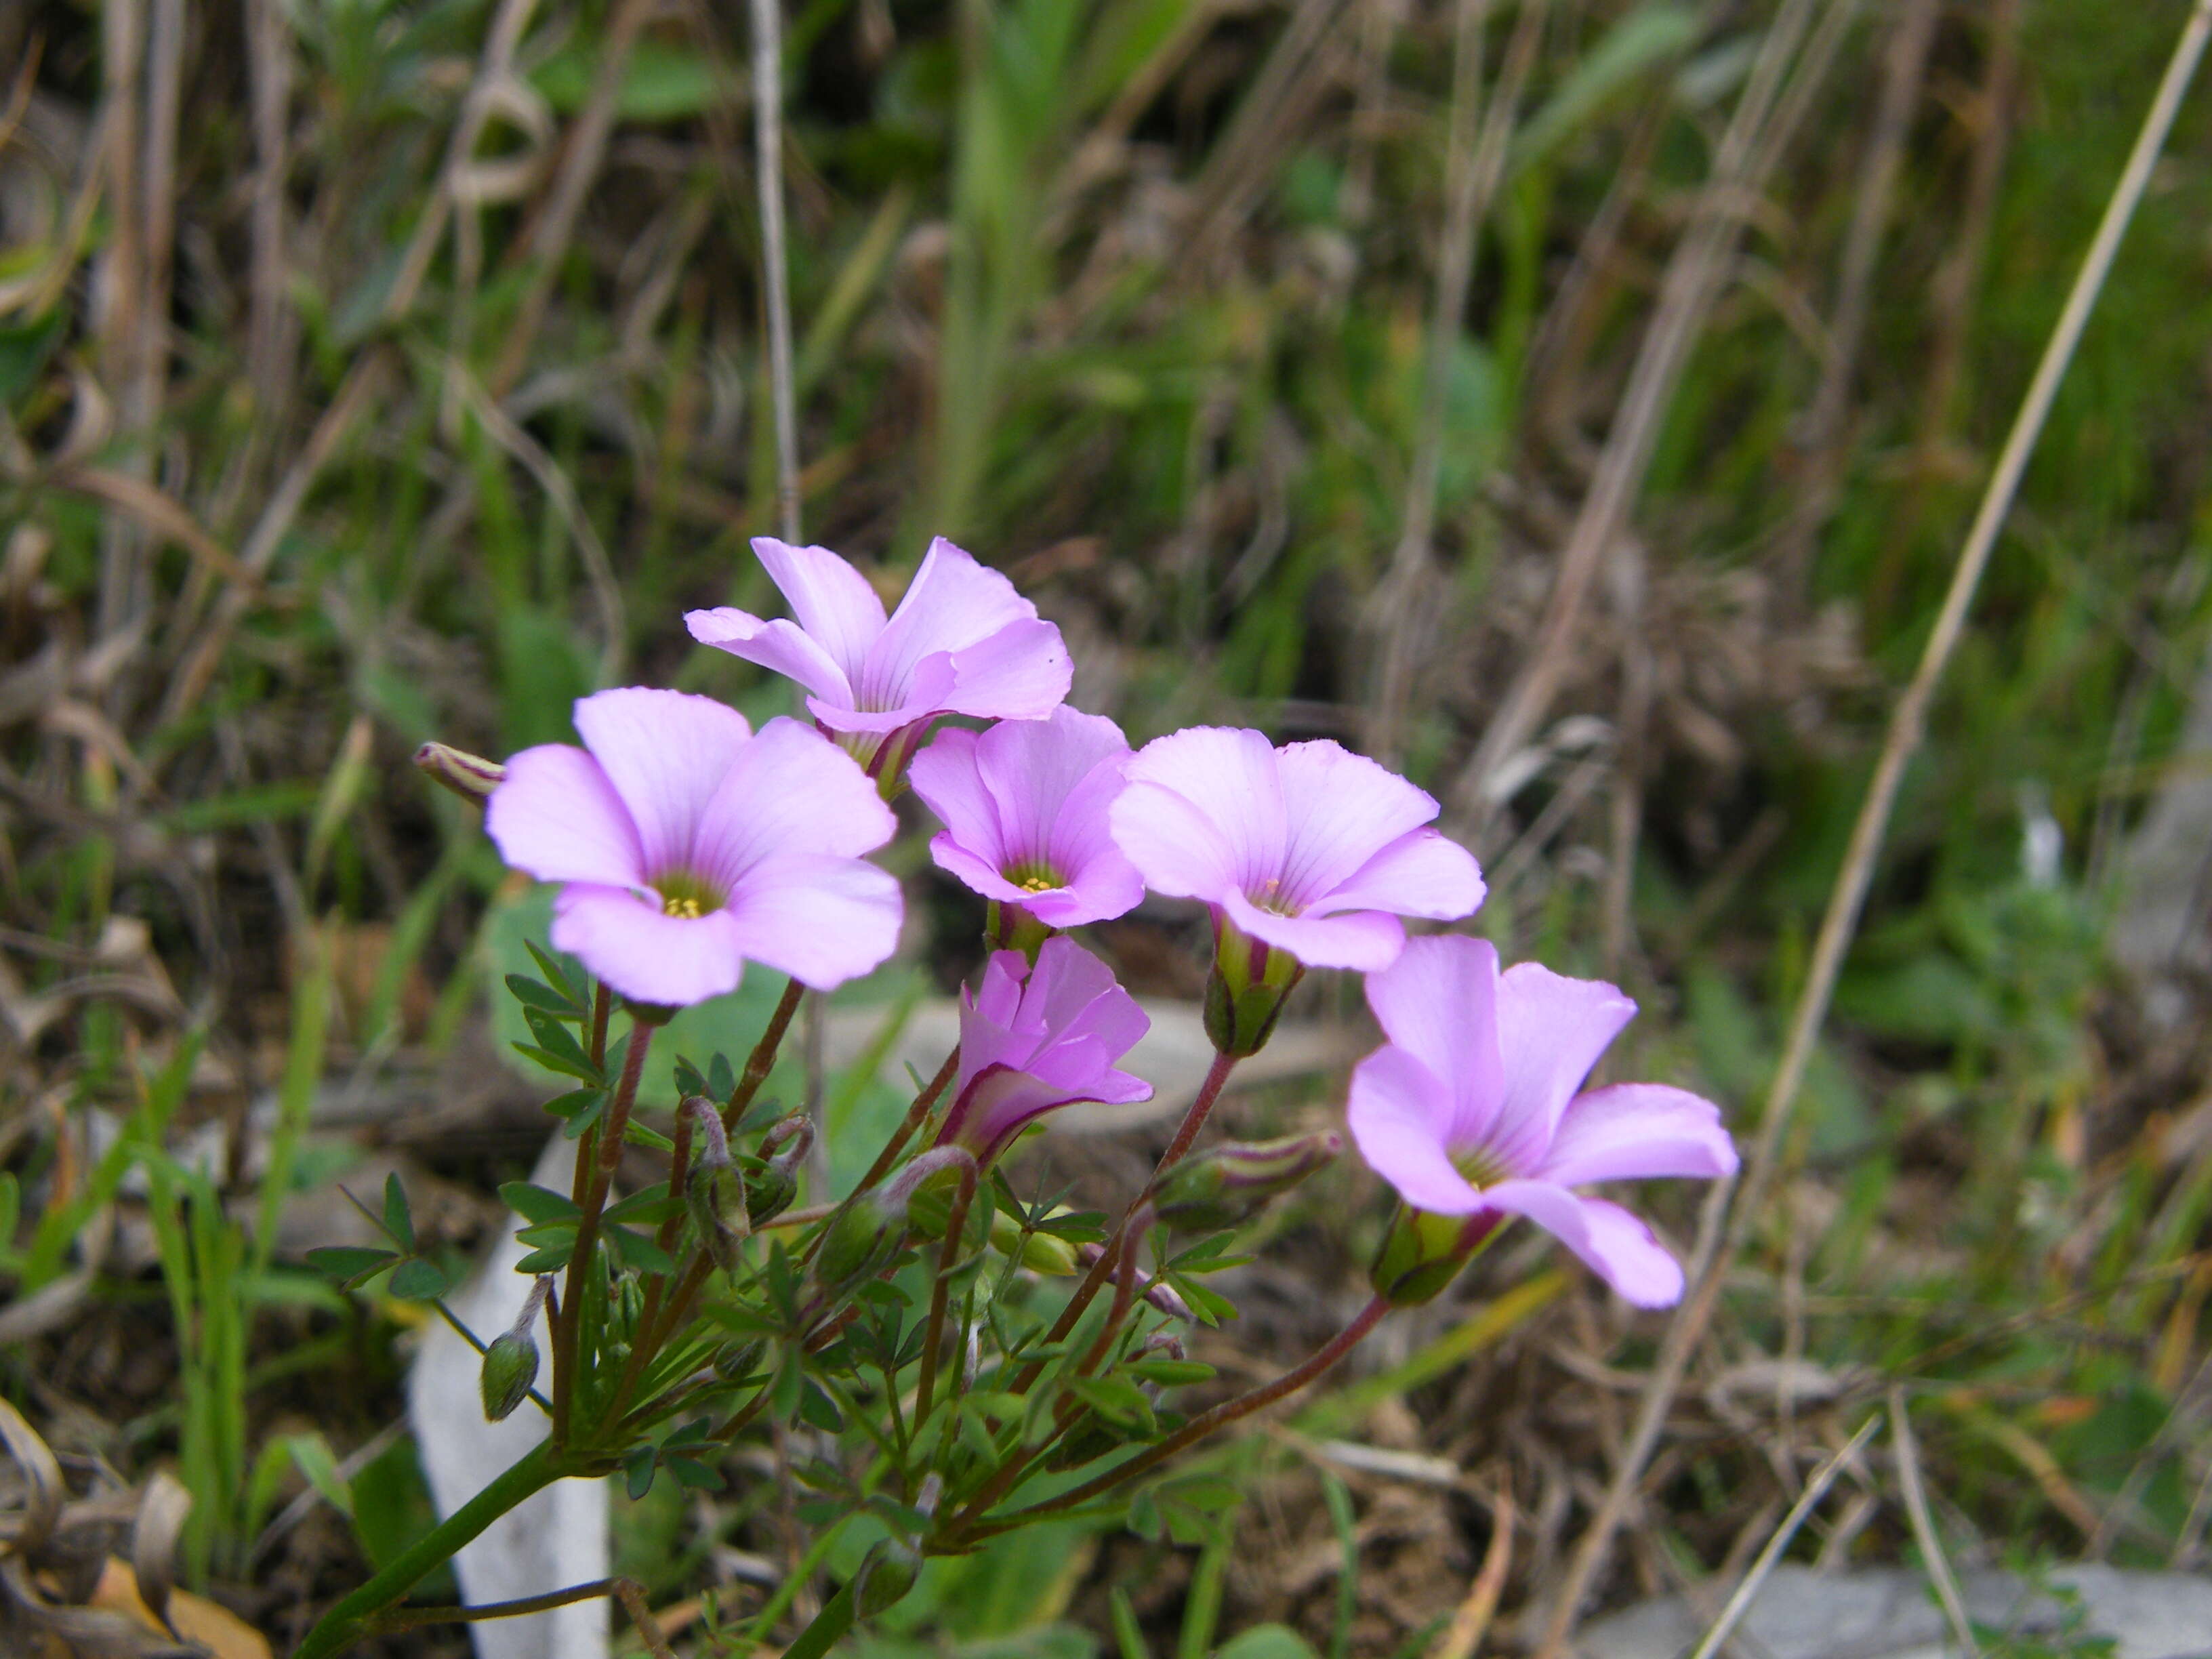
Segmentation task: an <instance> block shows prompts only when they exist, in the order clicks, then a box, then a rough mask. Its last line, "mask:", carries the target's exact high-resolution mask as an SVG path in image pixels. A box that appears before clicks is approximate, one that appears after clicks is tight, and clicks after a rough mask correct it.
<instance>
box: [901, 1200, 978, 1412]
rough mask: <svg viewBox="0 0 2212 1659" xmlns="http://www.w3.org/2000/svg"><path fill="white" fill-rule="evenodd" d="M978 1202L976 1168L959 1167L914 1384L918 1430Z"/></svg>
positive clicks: (926, 1409) (934, 1379) (934, 1380)
mask: <svg viewBox="0 0 2212 1659" xmlns="http://www.w3.org/2000/svg"><path fill="white" fill-rule="evenodd" d="M974 1202H975V1164H973V1163H966V1164H962V1165H961V1168H960V1186H959V1189H958V1190H957V1192H955V1193H954V1194H953V1195H952V1209H951V1213H950V1214H949V1215H948V1216H947V1217H946V1218H945V1248H944V1249H943V1250H942V1251H940V1252H939V1255H938V1258H937V1282H936V1283H935V1284H934V1285H932V1286H931V1287H930V1292H929V1328H928V1331H927V1334H926V1335H925V1337H924V1338H923V1340H922V1344H921V1372H920V1374H919V1376H918V1378H917V1380H916V1381H915V1390H914V1420H915V1426H916V1427H917V1428H918V1427H920V1426H921V1425H922V1424H924V1423H926V1422H927V1421H928V1420H929V1398H930V1395H931V1394H932V1393H933V1392H934V1391H935V1389H936V1386H937V1351H938V1349H939V1346H942V1345H943V1343H944V1341H945V1298H946V1297H947V1296H948V1294H949V1293H950V1290H951V1278H952V1269H953V1267H955V1266H956V1265H957V1263H958V1261H959V1260H960V1235H961V1234H962V1233H963V1232H964V1231H967V1227H968V1206H969V1205H970V1204H972V1203H974Z"/></svg>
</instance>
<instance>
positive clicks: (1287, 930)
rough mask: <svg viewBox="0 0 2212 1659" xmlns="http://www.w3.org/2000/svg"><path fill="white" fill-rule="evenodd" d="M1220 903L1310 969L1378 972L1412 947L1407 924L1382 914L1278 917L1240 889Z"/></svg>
mask: <svg viewBox="0 0 2212 1659" xmlns="http://www.w3.org/2000/svg"><path fill="white" fill-rule="evenodd" d="M1153 885H1154V886H1155V887H1157V886H1158V883H1157V882H1155V883H1153ZM1218 903H1219V904H1220V906H1221V913H1222V914H1223V915H1225V916H1227V917H1228V918H1229V920H1230V921H1233V922H1235V923H1236V924H1237V926H1238V927H1241V928H1243V930H1244V931H1245V932H1246V933H1249V934H1251V935H1252V937H1253V938H1254V939H1260V940H1262V941H1264V942H1265V943H1267V944H1268V945H1273V946H1274V947H1275V948H1276V949H1277V950H1278V951H1289V952H1290V954H1291V955H1292V956H1294V957H1297V959H1298V960H1299V961H1300V962H1302V963H1304V964H1305V965H1306V966H1307V967H1309V968H1348V969H1352V970H1353V971H1354V972H1357V973H1363V974H1372V973H1376V972H1379V971H1380V970H1381V969H1385V968H1388V967H1389V965H1390V964H1391V963H1394V962H1395V961H1396V960H1397V959H1398V953H1399V952H1400V951H1402V950H1404V949H1405V947H1406V929H1405V927H1403V925H1402V924H1401V923H1400V921H1398V918H1397V917H1395V916H1389V915H1383V913H1382V912H1381V911H1379V910H1354V911H1352V912H1351V913H1350V914H1349V915H1341V916H1285V915H1277V914H1276V913H1275V912H1274V911H1273V910H1263V909H1261V908H1260V907H1259V906H1257V905H1255V904H1254V903H1252V902H1250V901H1249V900H1248V899H1246V898H1245V896H1244V895H1243V894H1242V893H1239V892H1237V891H1234V890H1231V892H1229V893H1227V894H1225V896H1223V897H1222V898H1221V899H1220V900H1218Z"/></svg>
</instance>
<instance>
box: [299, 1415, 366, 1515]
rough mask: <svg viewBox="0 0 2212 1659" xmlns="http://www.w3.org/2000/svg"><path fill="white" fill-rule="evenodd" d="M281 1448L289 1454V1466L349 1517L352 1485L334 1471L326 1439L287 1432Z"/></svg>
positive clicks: (341, 1512)
mask: <svg viewBox="0 0 2212 1659" xmlns="http://www.w3.org/2000/svg"><path fill="white" fill-rule="evenodd" d="M284 1449H285V1450H287V1451H288V1452H289V1453H290V1454H291V1455H292V1463H293V1466H294V1467H295V1468H297V1469H298V1470H299V1471H300V1473H301V1475H303V1476H305V1477H306V1479H307V1484H308V1485H309V1486H313V1488H314V1489H315V1490H316V1491H317V1492H320V1493H321V1494H322V1495H323V1498H324V1500H325V1502H326V1503H328V1504H330V1506H331V1508H332V1509H334V1510H337V1512H338V1513H339V1514H340V1515H343V1516H345V1517H346V1518H347V1519H348V1520H351V1519H352V1518H353V1488H352V1486H349V1484H348V1483H347V1480H346V1478H345V1476H343V1474H339V1473H338V1463H337V1459H336V1458H335V1457H333V1456H331V1447H330V1443H329V1442H328V1441H326V1440H325V1439H324V1438H323V1437H322V1436H320V1435H319V1434H295V1435H288V1436H286V1437H285V1440H284Z"/></svg>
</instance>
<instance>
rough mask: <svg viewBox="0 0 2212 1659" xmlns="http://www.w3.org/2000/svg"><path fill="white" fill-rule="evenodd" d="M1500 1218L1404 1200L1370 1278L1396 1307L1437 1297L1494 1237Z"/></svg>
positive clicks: (1413, 1306) (1413, 1305)
mask: <svg viewBox="0 0 2212 1659" xmlns="http://www.w3.org/2000/svg"><path fill="white" fill-rule="evenodd" d="M1498 1220H1499V1218H1498V1217H1497V1216H1494V1215H1475V1216H1461V1215H1437V1214H1436V1213H1434V1212H1431V1211H1428V1210H1416V1209H1414V1208H1413V1207H1412V1206H1408V1205H1404V1204H1401V1205H1400V1206H1398V1212H1397V1213H1396V1214H1395V1215H1394V1216H1392V1217H1391V1218H1390V1231H1389V1232H1388V1233H1386V1234H1385V1235H1383V1248H1382V1249H1379V1250H1377V1251H1376V1253H1375V1265H1374V1267H1371V1268H1370V1269H1369V1271H1368V1282H1369V1283H1370V1284H1371V1285H1374V1287H1375V1294H1376V1295H1377V1296H1379V1297H1382V1298H1383V1300H1384V1301H1385V1302H1388V1303H1389V1304H1390V1305H1391V1306H1392V1307H1394V1308H1417V1307H1419V1306H1420V1305H1421V1304H1423V1303H1424V1302H1431V1301H1434V1300H1435V1299H1436V1297H1437V1296H1438V1295H1439V1294H1440V1293H1441V1292H1442V1291H1443V1289H1444V1287H1445V1286H1446V1285H1449V1284H1450V1283H1451V1282H1452V1280H1454V1279H1457V1278H1458V1277H1459V1273H1460V1269H1461V1268H1462V1267H1466V1266H1467V1264H1468V1262H1469V1261H1473V1260H1474V1254H1475V1252H1476V1251H1477V1250H1479V1249H1481V1248H1482V1246H1483V1245H1485V1244H1486V1243H1489V1241H1490V1239H1491V1237H1492V1235H1494V1234H1495V1233H1496V1232H1497V1231H1498Z"/></svg>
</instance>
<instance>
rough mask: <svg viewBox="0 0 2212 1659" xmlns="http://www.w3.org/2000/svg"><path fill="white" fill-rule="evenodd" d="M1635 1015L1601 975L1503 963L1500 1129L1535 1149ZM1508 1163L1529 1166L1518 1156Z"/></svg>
mask: <svg viewBox="0 0 2212 1659" xmlns="http://www.w3.org/2000/svg"><path fill="white" fill-rule="evenodd" d="M1635 1017H1636V1005H1635V1004H1634V1003H1633V1002H1632V1001H1630V1000H1628V998H1626V997H1625V996H1623V995H1622V994H1620V991H1618V990H1617V989H1615V988H1614V987H1612V986H1610V985H1607V984H1606V983H1605V982H1604V981H1602V980H1595V979H1568V978H1566V977H1565V975H1560V974H1555V973H1553V971H1552V970H1551V969H1548V968H1547V967H1545V966H1544V965H1543V964H1542V963H1535V962H1522V963H1515V964H1514V965H1513V966H1512V967H1510V968H1508V969H1506V970H1505V971H1504V973H1503V974H1502V975H1499V976H1498V1055H1499V1058H1500V1059H1501V1060H1503V1061H1504V1066H1505V1093H1504V1102H1503V1103H1502V1105H1501V1107H1500V1109H1499V1113H1498V1133H1499V1135H1500V1136H1501V1137H1504V1138H1506V1139H1512V1140H1514V1141H1515V1143H1516V1145H1522V1144H1523V1143H1524V1142H1525V1145H1526V1146H1527V1148H1528V1150H1529V1151H1532V1152H1534V1153H1535V1154H1536V1155H1537V1156H1541V1153H1542V1151H1543V1149H1544V1148H1545V1147H1547V1146H1550V1145H1551V1141H1552V1136H1553V1133H1556V1132H1557V1130H1558V1128H1559V1115H1560V1114H1561V1113H1562V1112H1564V1111H1565V1110H1566V1107H1567V1103H1568V1102H1569V1101H1570V1100H1572V1099H1573V1098H1574V1097H1575V1092H1576V1091H1577V1090H1578V1089H1580V1088H1581V1087H1582V1081H1583V1079H1584V1078H1586V1077H1588V1076H1589V1072H1590V1067H1591V1066H1595V1065H1596V1064H1597V1061H1598V1056H1599V1055H1601V1054H1603V1053H1604V1052H1605V1051H1606V1048H1607V1045H1609V1044H1610V1043H1611V1042H1613V1038H1615V1037H1617V1036H1620V1031H1621V1028H1622V1027H1623V1026H1625V1025H1626V1024H1628V1022H1629V1021H1630V1020H1632V1019H1633V1018H1635ZM1514 1167H1516V1168H1523V1167H1528V1166H1527V1165H1524V1164H1522V1163H1521V1162H1520V1161H1519V1159H1518V1158H1516V1162H1515V1165H1514Z"/></svg>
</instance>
